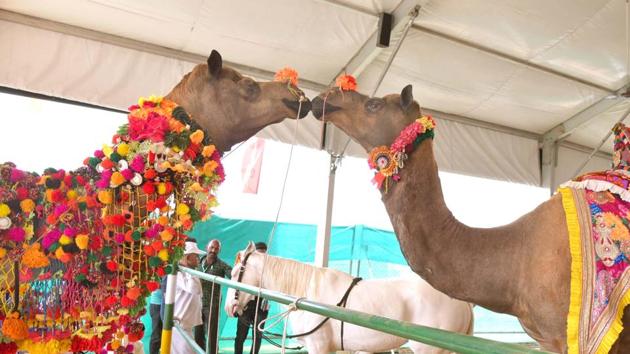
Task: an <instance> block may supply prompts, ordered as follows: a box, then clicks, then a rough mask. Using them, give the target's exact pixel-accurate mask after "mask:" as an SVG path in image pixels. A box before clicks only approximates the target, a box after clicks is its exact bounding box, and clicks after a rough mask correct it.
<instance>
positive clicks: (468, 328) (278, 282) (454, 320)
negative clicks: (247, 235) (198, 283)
mask: <svg viewBox="0 0 630 354" xmlns="http://www.w3.org/2000/svg"><path fill="white" fill-rule="evenodd" d="M263 267H264V271H263ZM239 272H242V274H239ZM261 273H262V274H261ZM232 279H233V280H238V281H240V282H242V283H245V284H250V285H253V286H260V287H262V288H265V289H269V290H275V291H279V292H283V293H286V294H289V295H292V296H296V297H305V298H308V299H309V300H313V301H317V302H321V303H325V304H331V305H336V304H337V303H338V302H339V301H340V300H341V299H342V297H343V296H344V294H346V292H347V290H348V288H349V287H350V284H351V283H352V281H353V277H352V276H351V275H349V274H347V273H344V272H341V271H338V270H334V269H329V268H320V267H315V266H312V265H308V264H304V263H300V262H296V261H293V260H289V259H284V258H280V257H274V256H270V255H267V254H263V253H260V252H255V247H254V244H253V243H251V242H250V244H249V245H248V246H247V248H246V249H245V250H243V251H241V252H239V256H238V257H237V263H236V264H235V266H234V268H233V270H232ZM252 298H253V296H252V295H250V294H248V293H245V292H238V293H237V292H235V291H234V289H232V288H230V289H229V290H228V295H227V297H226V302H225V310H226V312H227V313H228V315H230V316H235V314H236V313H238V314H242V312H243V309H244V306H245V305H246V304H247V303H248V302H249V301H250V300H251V299H252ZM345 307H346V308H348V309H352V310H356V311H362V312H367V313H370V314H375V315H379V316H384V317H388V318H392V319H396V320H402V321H408V322H412V323H415V324H419V325H423V326H430V327H435V328H440V329H443V330H448V331H452V332H459V333H463V334H472V330H473V312H472V305H471V304H469V303H466V302H462V301H459V300H455V299H452V298H450V297H448V296H447V295H445V294H443V293H441V292H439V291H437V290H435V289H434V288H433V287H431V285H429V284H428V283H427V282H425V281H424V280H422V279H421V278H420V277H418V276H416V275H414V277H413V278H409V279H369V280H361V281H359V282H358V283H357V284H356V286H354V287H353V288H352V289H351V291H350V293H349V296H348V298H347V303H346V306H345ZM324 318H325V317H323V316H320V315H316V314H313V313H310V312H306V311H293V312H292V313H291V314H290V315H289V321H290V323H291V328H292V330H293V333H305V332H308V331H310V330H312V329H313V328H315V327H316V326H317V325H318V324H320V323H321V322H322V321H323V319H324ZM343 326H344V327H343V346H342V343H341V340H342V338H341V322H340V321H338V320H334V319H330V320H329V321H327V322H326V323H324V325H323V326H322V327H321V328H319V329H318V330H317V331H315V332H313V333H312V334H309V335H306V336H303V337H299V338H298V341H299V342H300V343H301V344H302V345H304V346H305V347H306V349H307V350H308V352H309V353H310V354H327V353H330V352H333V351H337V350H342V348H343V350H347V351H362V352H383V351H387V350H391V349H395V348H399V347H400V346H402V345H403V344H405V343H406V342H407V341H408V340H407V339H405V338H400V337H396V336H394V335H391V334H386V333H382V332H378V331H375V330H371V329H367V328H364V327H360V326H356V325H352V324H349V323H344V325H343ZM409 346H410V347H411V349H412V350H413V352H414V353H415V354H418V353H447V352H448V351H447V350H444V349H439V348H436V347H432V346H429V345H426V344H423V343H419V342H413V341H409Z"/></svg>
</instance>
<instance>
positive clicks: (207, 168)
mask: <svg viewBox="0 0 630 354" xmlns="http://www.w3.org/2000/svg"><path fill="white" fill-rule="evenodd" d="M217 166H219V164H217V162H216V161H208V162H206V163H205V165H203V174H204V175H206V176H208V177H211V176H212V174H213V173H214V170H215V169H216V168H217Z"/></svg>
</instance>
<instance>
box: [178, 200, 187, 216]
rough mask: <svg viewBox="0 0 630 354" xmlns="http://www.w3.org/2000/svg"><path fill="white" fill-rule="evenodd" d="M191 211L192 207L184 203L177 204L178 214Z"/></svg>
mask: <svg viewBox="0 0 630 354" xmlns="http://www.w3.org/2000/svg"><path fill="white" fill-rule="evenodd" d="M188 213H190V208H189V207H188V205H186V204H184V203H180V204H177V215H186V214H188Z"/></svg>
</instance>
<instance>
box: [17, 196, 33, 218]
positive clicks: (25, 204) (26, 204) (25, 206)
mask: <svg viewBox="0 0 630 354" xmlns="http://www.w3.org/2000/svg"><path fill="white" fill-rule="evenodd" d="M20 209H22V211H23V212H24V213H26V214H29V213H31V212H32V211H33V210H35V202H34V201H33V200H32V199H24V200H23V201H21V202H20Z"/></svg>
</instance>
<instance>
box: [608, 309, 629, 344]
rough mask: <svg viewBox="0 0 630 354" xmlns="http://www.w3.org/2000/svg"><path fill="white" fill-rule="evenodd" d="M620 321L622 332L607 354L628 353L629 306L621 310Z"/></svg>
mask: <svg viewBox="0 0 630 354" xmlns="http://www.w3.org/2000/svg"><path fill="white" fill-rule="evenodd" d="M621 320H622V322H623V330H622V331H621V333H620V334H619V338H617V341H616V342H615V344H613V346H612V348H611V349H610V352H609V354H624V353H629V352H630V306H626V308H625V309H624V310H623V317H622V318H621Z"/></svg>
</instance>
